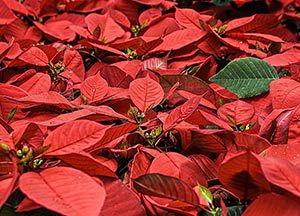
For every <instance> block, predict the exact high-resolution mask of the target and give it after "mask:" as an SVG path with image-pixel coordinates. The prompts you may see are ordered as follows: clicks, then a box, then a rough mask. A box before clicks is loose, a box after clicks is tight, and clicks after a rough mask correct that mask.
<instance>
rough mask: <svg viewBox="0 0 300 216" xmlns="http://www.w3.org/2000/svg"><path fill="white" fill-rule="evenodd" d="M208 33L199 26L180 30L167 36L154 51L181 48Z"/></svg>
mask: <svg viewBox="0 0 300 216" xmlns="http://www.w3.org/2000/svg"><path fill="white" fill-rule="evenodd" d="M206 34H207V32H205V31H201V30H199V29H197V28H193V29H192V28H189V29H183V30H178V31H175V32H172V33H171V34H169V35H167V36H165V37H164V38H163V42H162V43H161V44H160V45H159V46H158V47H156V48H155V49H154V50H152V52H155V51H169V50H176V49H180V48H182V47H184V46H187V45H189V44H191V43H194V42H196V41H199V40H201V39H204V36H205V35H206Z"/></svg>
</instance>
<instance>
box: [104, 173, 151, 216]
mask: <svg viewBox="0 0 300 216" xmlns="http://www.w3.org/2000/svg"><path fill="white" fill-rule="evenodd" d="M103 182H104V187H105V190H106V193H107V194H106V198H105V202H104V205H103V208H102V210H101V213H100V216H111V215H122V214H124V209H126V215H127V216H138V215H146V212H145V209H144V207H143V206H142V204H141V201H140V200H139V198H138V196H136V194H135V193H133V191H132V190H130V189H129V188H128V187H127V186H126V185H124V184H123V183H122V182H121V181H120V180H115V181H111V180H109V181H108V180H104V179H103Z"/></svg>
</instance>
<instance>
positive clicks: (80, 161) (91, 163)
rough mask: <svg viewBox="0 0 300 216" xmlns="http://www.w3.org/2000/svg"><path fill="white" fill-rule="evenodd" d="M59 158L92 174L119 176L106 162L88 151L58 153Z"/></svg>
mask: <svg viewBox="0 0 300 216" xmlns="http://www.w3.org/2000/svg"><path fill="white" fill-rule="evenodd" d="M58 158H59V159H61V160H62V161H63V162H65V163H66V164H68V165H69V166H71V167H73V168H75V169H78V170H81V171H82V172H85V173H86V174H88V175H90V176H97V177H99V176H107V177H112V178H117V176H116V174H115V173H114V172H113V171H112V170H111V169H109V167H107V166H106V165H105V164H103V163H101V161H98V160H97V159H95V158H93V157H92V156H91V155H89V154H86V153H83V152H82V153H70V154H65V155H58Z"/></svg>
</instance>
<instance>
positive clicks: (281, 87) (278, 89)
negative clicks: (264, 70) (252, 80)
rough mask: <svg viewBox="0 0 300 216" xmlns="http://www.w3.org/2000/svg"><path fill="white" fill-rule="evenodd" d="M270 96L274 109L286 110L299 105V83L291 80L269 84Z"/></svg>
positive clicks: (280, 80) (281, 80)
mask: <svg viewBox="0 0 300 216" xmlns="http://www.w3.org/2000/svg"><path fill="white" fill-rule="evenodd" d="M270 95H271V97H272V104H273V108H274V109H286V108H292V107H296V106H298V105H299V104H300V83H299V82H297V81H295V80H292V79H279V80H275V81H273V82H271V84H270Z"/></svg>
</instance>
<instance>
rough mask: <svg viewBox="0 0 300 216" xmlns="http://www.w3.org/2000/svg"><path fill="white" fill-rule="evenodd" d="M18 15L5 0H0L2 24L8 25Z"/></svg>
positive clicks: (0, 21) (0, 19)
mask: <svg viewBox="0 0 300 216" xmlns="http://www.w3.org/2000/svg"><path fill="white" fill-rule="evenodd" d="M16 18H17V17H16V16H15V14H14V13H13V12H12V11H11V10H10V8H9V7H8V6H7V5H6V4H5V2H4V1H3V0H0V25H6V24H10V23H12V22H13V21H14V20H15V19H16Z"/></svg>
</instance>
